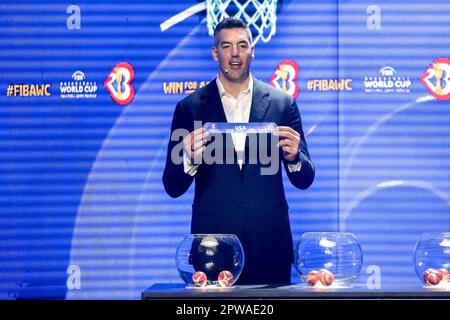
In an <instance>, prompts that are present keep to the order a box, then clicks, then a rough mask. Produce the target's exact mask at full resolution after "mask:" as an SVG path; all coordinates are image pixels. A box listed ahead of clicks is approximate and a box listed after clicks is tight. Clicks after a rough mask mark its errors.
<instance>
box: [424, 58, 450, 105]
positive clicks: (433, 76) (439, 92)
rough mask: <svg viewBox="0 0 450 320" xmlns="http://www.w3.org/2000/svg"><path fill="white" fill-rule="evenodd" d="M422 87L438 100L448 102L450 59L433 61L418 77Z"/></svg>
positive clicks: (449, 96)
mask: <svg viewBox="0 0 450 320" xmlns="http://www.w3.org/2000/svg"><path fill="white" fill-rule="evenodd" d="M420 81H422V83H423V85H424V86H425V87H426V88H427V89H428V91H429V92H430V93H431V94H432V95H433V96H434V97H435V98H436V99H438V100H450V59H449V58H439V59H436V60H435V61H433V63H432V64H431V65H430V66H429V67H428V69H427V70H426V71H425V72H424V73H423V74H422V76H421V77H420Z"/></svg>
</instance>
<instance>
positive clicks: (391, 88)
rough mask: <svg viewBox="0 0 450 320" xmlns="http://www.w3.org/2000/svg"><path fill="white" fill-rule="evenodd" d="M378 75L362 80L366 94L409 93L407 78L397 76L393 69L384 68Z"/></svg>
mask: <svg viewBox="0 0 450 320" xmlns="http://www.w3.org/2000/svg"><path fill="white" fill-rule="evenodd" d="M378 73H379V76H376V77H365V78H364V91H365V92H366V93H392V92H395V93H409V92H410V91H411V80H410V79H409V77H401V76H398V75H397V70H396V69H395V68H394V67H391V66H385V67H383V68H381V69H380V70H379V71H378Z"/></svg>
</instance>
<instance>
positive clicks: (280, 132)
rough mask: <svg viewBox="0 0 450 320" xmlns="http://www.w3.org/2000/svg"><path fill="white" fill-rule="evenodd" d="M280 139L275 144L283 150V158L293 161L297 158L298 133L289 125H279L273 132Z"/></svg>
mask: <svg viewBox="0 0 450 320" xmlns="http://www.w3.org/2000/svg"><path fill="white" fill-rule="evenodd" d="M274 135H275V136H278V137H279V139H280V141H279V142H278V144H277V146H278V147H281V149H282V150H283V156H284V158H285V159H286V160H287V161H289V162H292V161H295V160H296V159H298V158H299V155H298V150H299V146H300V142H301V141H300V134H299V133H298V132H297V131H295V130H294V129H292V128H290V127H284V126H279V127H276V131H275V132H274Z"/></svg>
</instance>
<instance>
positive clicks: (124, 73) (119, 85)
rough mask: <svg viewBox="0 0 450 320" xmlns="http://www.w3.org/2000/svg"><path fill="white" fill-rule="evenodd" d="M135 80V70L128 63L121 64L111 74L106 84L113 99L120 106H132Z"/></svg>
mask: <svg viewBox="0 0 450 320" xmlns="http://www.w3.org/2000/svg"><path fill="white" fill-rule="evenodd" d="M133 79H134V69H133V67H132V66H131V65H130V64H129V63H127V62H119V63H118V64H116V65H115V66H114V68H113V69H112V70H111V72H110V73H109V75H108V77H107V78H106V80H105V82H104V86H105V87H106V89H107V90H108V92H109V94H110V95H111V98H113V100H114V101H115V102H116V103H117V104H120V105H123V106H124V105H127V104H130V103H131V101H132V100H133V98H134V88H133V86H132V85H131V82H132V81H133Z"/></svg>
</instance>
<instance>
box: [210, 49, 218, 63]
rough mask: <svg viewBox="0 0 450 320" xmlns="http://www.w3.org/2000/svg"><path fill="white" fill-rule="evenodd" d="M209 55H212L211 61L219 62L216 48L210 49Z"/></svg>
mask: <svg viewBox="0 0 450 320" xmlns="http://www.w3.org/2000/svg"><path fill="white" fill-rule="evenodd" d="M211 53H212V56H213V59H214V60H215V61H219V54H218V53H217V48H216V47H212V48H211Z"/></svg>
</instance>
